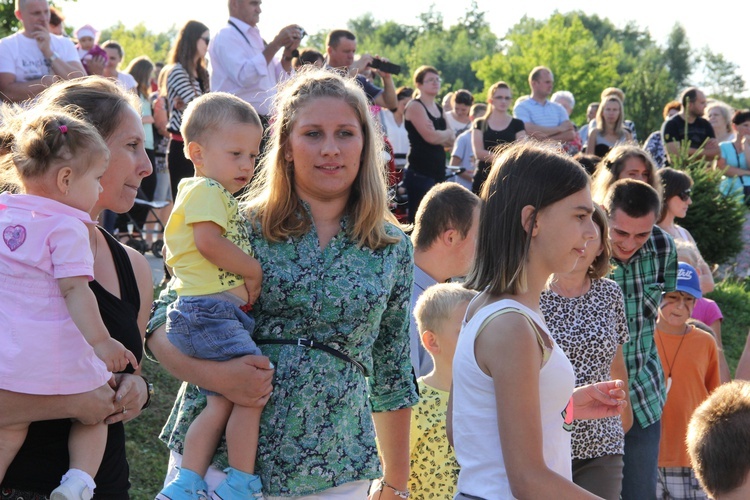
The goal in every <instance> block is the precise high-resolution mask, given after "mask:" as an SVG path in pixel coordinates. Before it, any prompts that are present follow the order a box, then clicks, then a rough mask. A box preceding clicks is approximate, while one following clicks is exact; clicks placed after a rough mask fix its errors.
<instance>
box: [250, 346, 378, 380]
mask: <svg viewBox="0 0 750 500" xmlns="http://www.w3.org/2000/svg"><path fill="white" fill-rule="evenodd" d="M255 343H256V344H257V345H264V344H285V345H297V346H300V347H308V348H310V349H318V350H319V351H323V352H327V353H328V354H330V355H331V356H336V357H337V358H339V359H341V360H344V361H346V362H348V363H351V364H353V365H354V366H355V367H356V368H357V369H358V370H359V371H361V372H362V375H365V376H367V374H366V373H365V367H364V365H362V363H360V362H359V361H357V360H354V359H352V358H350V357H349V356H347V355H346V354H344V353H343V352H341V351H339V350H336V349H334V348H333V347H330V346H327V345H325V344H323V343H321V342H315V341H313V340H309V339H257V340H255Z"/></svg>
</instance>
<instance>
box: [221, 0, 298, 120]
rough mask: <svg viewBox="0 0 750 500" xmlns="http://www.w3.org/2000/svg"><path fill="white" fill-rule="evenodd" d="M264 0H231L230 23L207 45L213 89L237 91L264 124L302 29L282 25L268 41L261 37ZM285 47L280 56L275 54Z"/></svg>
mask: <svg viewBox="0 0 750 500" xmlns="http://www.w3.org/2000/svg"><path fill="white" fill-rule="evenodd" d="M261 3H262V1H261V0H229V22H228V23H227V25H226V26H225V27H223V28H222V29H220V30H219V32H218V33H217V34H216V36H214V37H213V38H212V39H211V43H210V44H209V46H208V54H209V62H210V66H211V67H210V74H211V90H213V91H223V92H229V93H230V94H234V95H236V96H237V97H240V98H241V99H244V100H245V101H247V102H249V103H250V104H251V105H252V106H253V107H254V108H255V110H256V111H257V112H258V114H259V115H261V120H263V121H264V126H266V125H267V118H268V115H269V114H270V111H271V105H272V103H273V98H274V96H275V95H276V84H277V83H278V82H279V81H281V80H282V79H283V78H284V77H285V76H286V75H288V74H289V73H291V71H292V52H294V51H295V50H296V49H297V47H299V44H300V41H301V39H302V33H303V30H302V29H301V28H300V27H299V26H297V25H296V24H292V25H289V26H287V27H286V28H283V29H282V30H281V31H279V33H278V34H277V35H276V37H275V38H274V39H273V40H271V41H270V42H269V43H267V44H266V43H265V42H264V41H263V38H262V37H261V36H260V31H259V30H258V27H257V24H258V21H259V20H260V13H261V8H260V5H261ZM282 48H283V49H284V52H283V54H282V57H281V58H280V59H279V58H277V57H275V56H276V53H278V52H279V50H281V49H282Z"/></svg>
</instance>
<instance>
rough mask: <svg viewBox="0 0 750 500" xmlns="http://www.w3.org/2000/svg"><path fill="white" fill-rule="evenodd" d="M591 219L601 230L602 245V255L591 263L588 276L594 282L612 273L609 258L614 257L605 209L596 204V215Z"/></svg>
mask: <svg viewBox="0 0 750 500" xmlns="http://www.w3.org/2000/svg"><path fill="white" fill-rule="evenodd" d="M591 219H592V220H593V221H594V224H596V227H597V228H598V229H599V242H600V243H601V245H602V253H600V254H599V255H597V256H596V258H595V259H594V262H592V263H591V265H590V266H589V269H588V271H587V273H586V274H588V276H589V278H591V279H592V280H598V279H602V278H604V277H606V276H607V275H609V273H610V272H611V271H612V264H611V263H610V261H609V258H610V257H611V256H612V242H611V241H610V239H609V220H608V219H607V213H606V212H605V211H604V209H603V208H602V207H601V206H599V205H597V204H596V203H594V213H593V214H591Z"/></svg>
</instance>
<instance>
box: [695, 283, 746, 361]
mask: <svg viewBox="0 0 750 500" xmlns="http://www.w3.org/2000/svg"><path fill="white" fill-rule="evenodd" d="M748 285H749V284H748V282H740V281H736V280H724V281H720V282H719V283H716V288H715V289H714V291H713V292H711V293H709V294H707V295H706V296H707V297H708V298H710V299H712V300H715V301H716V303H717V304H718V305H719V308H721V313H722V314H723V315H724V321H722V322H721V340H722V343H723V344H724V356H725V357H726V358H727V364H729V370H730V371H731V372H732V374H734V371H735V369H736V368H737V362H738V361H739V359H740V356H741V355H742V350H743V349H744V347H745V339H746V338H747V333H748V332H747V331H748V325H750V290H748V288H749V286H748Z"/></svg>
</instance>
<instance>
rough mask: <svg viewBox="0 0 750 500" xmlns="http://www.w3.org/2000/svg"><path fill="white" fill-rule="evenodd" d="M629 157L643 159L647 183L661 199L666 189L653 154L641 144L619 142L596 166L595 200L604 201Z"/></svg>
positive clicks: (593, 191) (592, 182) (593, 185)
mask: <svg viewBox="0 0 750 500" xmlns="http://www.w3.org/2000/svg"><path fill="white" fill-rule="evenodd" d="M599 109H602V106H599ZM629 158H639V159H640V160H641V161H643V164H644V165H645V166H646V170H648V182H647V184H649V185H650V186H651V187H652V188H654V189H655V190H656V192H657V193H658V194H659V199H660V200H661V196H662V192H663V191H664V189H663V187H662V184H661V179H660V177H659V172H658V170H656V165H655V164H654V160H652V159H651V155H650V154H649V153H648V152H647V151H646V150H645V149H643V148H641V147H639V146H635V145H632V144H618V145H616V146H615V147H613V148H612V149H610V150H609V152H608V153H607V154H606V155H605V156H604V158H602V161H600V162H599V164H598V165H597V166H596V171H595V172H594V175H593V176H592V177H591V197H592V198H593V199H594V201H595V202H597V203H603V202H604V198H605V197H606V196H607V191H609V187H610V186H611V185H612V184H614V183H615V182H617V181H618V180H619V179H620V174H621V173H622V171H623V169H624V168H625V162H626V161H627V160H628V159H629Z"/></svg>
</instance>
